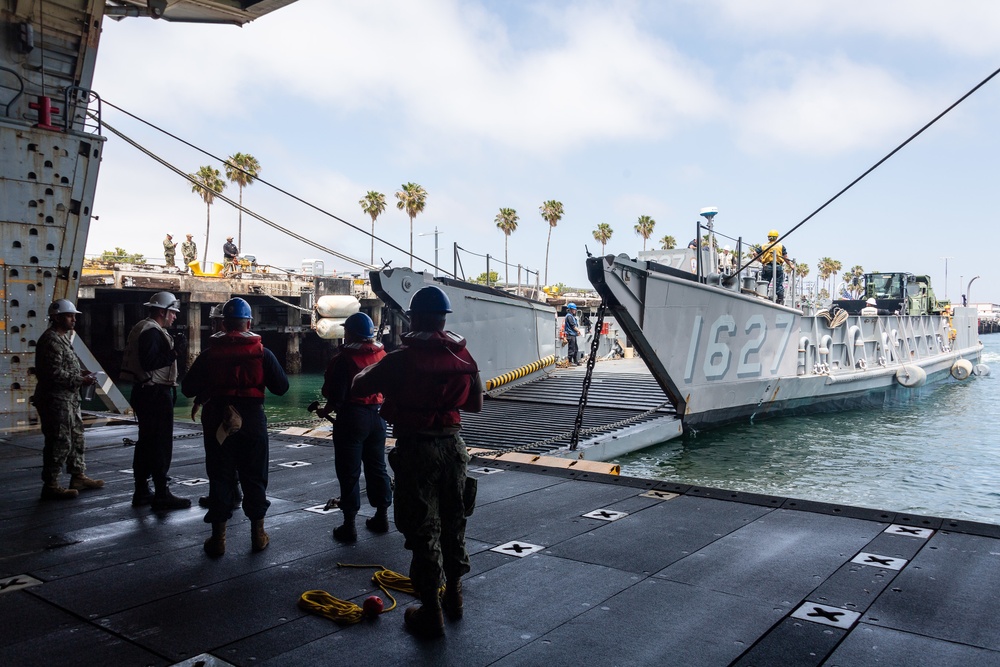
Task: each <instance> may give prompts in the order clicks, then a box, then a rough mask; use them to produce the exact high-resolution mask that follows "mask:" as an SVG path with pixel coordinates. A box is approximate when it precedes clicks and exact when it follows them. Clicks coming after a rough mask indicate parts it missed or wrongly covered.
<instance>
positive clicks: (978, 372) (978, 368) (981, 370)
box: [972, 364, 990, 377]
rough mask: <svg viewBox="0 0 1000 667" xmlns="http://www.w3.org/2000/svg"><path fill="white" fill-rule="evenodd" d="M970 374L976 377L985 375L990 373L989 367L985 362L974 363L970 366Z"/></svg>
mask: <svg viewBox="0 0 1000 667" xmlns="http://www.w3.org/2000/svg"><path fill="white" fill-rule="evenodd" d="M972 374H973V375H975V376H978V377H986V376H987V375H989V374H990V367H989V366H987V365H986V364H976V365H975V366H973V367H972Z"/></svg>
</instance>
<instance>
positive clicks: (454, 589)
mask: <svg viewBox="0 0 1000 667" xmlns="http://www.w3.org/2000/svg"><path fill="white" fill-rule="evenodd" d="M462 606H463V605H462V580H461V578H459V577H456V578H454V579H448V583H447V584H445V587H444V596H443V597H442V599H441V609H442V610H443V611H444V614H445V616H447V617H448V618H449V619H451V620H453V621H457V620H458V619H460V618H462V613H463V609H462Z"/></svg>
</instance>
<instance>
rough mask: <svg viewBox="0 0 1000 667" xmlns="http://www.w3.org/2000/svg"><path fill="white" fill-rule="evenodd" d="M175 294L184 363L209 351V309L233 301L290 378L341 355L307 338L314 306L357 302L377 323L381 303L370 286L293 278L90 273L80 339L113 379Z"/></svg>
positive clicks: (83, 289)
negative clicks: (162, 302)
mask: <svg viewBox="0 0 1000 667" xmlns="http://www.w3.org/2000/svg"><path fill="white" fill-rule="evenodd" d="M160 291H167V292H172V293H173V294H174V295H175V296H176V297H177V298H178V299H180V301H181V312H180V314H179V315H178V317H177V322H176V323H175V325H174V327H173V328H174V329H176V330H179V331H182V332H185V333H186V336H187V342H188V355H187V363H188V364H190V363H191V362H192V361H194V358H195V357H196V356H198V354H199V353H200V352H201V350H202V349H203V348H204V346H205V343H206V341H207V338H208V337H209V336H210V335H211V323H210V322H209V312H210V310H211V308H212V306H215V305H217V304H222V303H225V302H226V301H228V300H229V299H230V298H232V297H237V296H238V297H241V298H243V299H246V300H247V301H248V302H249V303H250V305H251V307H252V308H253V311H254V322H253V330H254V331H255V332H257V333H258V334H260V335H261V336H262V337H263V338H264V344H265V345H266V346H267V347H268V348H270V349H271V350H272V351H273V352H274V353H275V354H276V355H277V356H278V359H279V361H281V362H282V364H283V365H284V367H285V370H286V372H288V373H300V372H302V371H303V363H304V359H305V368H306V369H307V370H308V369H312V370H316V371H320V370H322V369H323V368H325V364H326V361H327V360H328V359H329V356H330V354H332V352H333V350H334V349H335V347H336V342H335V341H325V340H323V339H321V338H319V337H318V336H315V335H313V336H310V335H308V334H310V333H311V331H312V327H311V318H310V313H311V311H312V307H313V304H314V303H315V301H316V299H318V298H319V297H321V296H323V295H326V294H345V295H352V296H356V297H357V298H358V300H359V301H361V304H362V309H363V310H365V311H366V312H368V313H369V314H370V315H371V316H372V318H373V319H374V320H375V321H376V322H378V321H379V317H380V315H381V303H380V302H379V301H378V299H377V298H376V297H375V295H374V294H372V293H371V291H370V289H369V287H368V283H367V281H363V280H358V279H355V278H353V277H345V278H339V277H335V276H315V277H313V276H304V275H297V274H291V273H285V274H281V273H275V272H271V273H256V272H254V273H240V274H236V275H232V276H225V277H223V276H195V275H191V274H185V273H180V272H177V271H164V270H163V269H162V268H161V267H158V266H150V267H148V268H144V267H141V266H121V267H118V266H116V267H115V268H86V269H84V271H83V275H82V276H81V277H80V290H79V301H78V308H79V309H80V310H81V311H82V312H83V315H81V316H80V318H79V321H78V323H77V332H78V333H79V335H80V337H81V338H82V339H83V341H84V342H85V343H86V345H87V347H88V348H90V350H91V352H92V353H93V354H94V356H95V357H96V358H97V360H98V361H99V362H100V363H101V366H102V367H103V368H104V369H105V370H106V371H107V372H108V373H109V374H110V375H112V377H117V376H118V367H119V365H120V363H121V357H122V353H123V352H124V350H125V341H126V339H127V337H128V332H129V331H130V329H131V328H132V326H133V325H134V324H135V323H136V322H138V321H139V320H141V319H143V318H144V317H146V308H144V307H143V305H142V304H143V303H145V302H146V301H147V300H148V299H149V297H151V296H152V295H153V294H155V293H156V292H160Z"/></svg>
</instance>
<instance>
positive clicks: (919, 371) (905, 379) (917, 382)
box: [896, 364, 927, 389]
mask: <svg viewBox="0 0 1000 667" xmlns="http://www.w3.org/2000/svg"><path fill="white" fill-rule="evenodd" d="M896 382H898V383H899V384H901V385H903V386H904V387H909V388H911V389H913V388H914V387H921V386H923V385H924V383H925V382H927V372H926V371H925V370H924V369H923V368H921V367H920V366H913V365H911V364H907V365H906V366H901V367H900V368H899V370H897V371H896Z"/></svg>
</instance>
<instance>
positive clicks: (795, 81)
mask: <svg viewBox="0 0 1000 667" xmlns="http://www.w3.org/2000/svg"><path fill="white" fill-rule="evenodd" d="M788 76H789V78H790V81H789V82H788V84H787V85H785V86H783V87H778V86H774V87H771V88H770V89H766V88H765V89H761V90H758V91H756V92H754V94H753V98H752V99H750V100H749V101H748V102H747V103H746V104H745V105H744V106H743V107H742V109H741V110H740V111H739V112H738V113H736V114H734V120H735V122H736V125H737V134H738V141H739V143H740V146H741V147H742V148H743V149H744V150H747V151H750V152H756V153H760V152H768V151H771V150H774V149H779V150H783V151H788V152H792V153H802V154H810V155H824V156H829V155H835V154H837V153H841V152H845V151H850V150H855V149H858V148H861V147H864V146H866V145H868V144H871V143H874V144H875V145H888V144H889V143H891V140H892V139H896V138H898V139H903V138H905V136H907V131H908V130H914V129H916V128H917V127H918V123H919V122H920V121H922V120H927V119H928V118H929V115H928V114H929V109H930V108H931V104H930V102H929V101H928V100H927V99H925V97H924V96H922V95H920V94H919V93H916V92H913V91H912V90H910V89H909V88H907V87H906V86H904V85H903V84H901V83H899V82H898V81H896V80H895V79H894V78H893V77H892V76H891V75H890V74H888V73H887V72H885V71H884V70H882V69H879V68H876V67H869V66H865V65H860V64H857V63H854V62H851V61H849V60H847V59H846V58H843V57H835V58H833V59H832V60H830V61H827V62H816V61H813V62H805V63H797V64H796V65H795V69H794V71H792V72H789V74H788Z"/></svg>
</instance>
